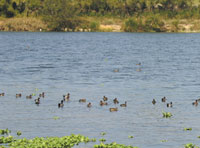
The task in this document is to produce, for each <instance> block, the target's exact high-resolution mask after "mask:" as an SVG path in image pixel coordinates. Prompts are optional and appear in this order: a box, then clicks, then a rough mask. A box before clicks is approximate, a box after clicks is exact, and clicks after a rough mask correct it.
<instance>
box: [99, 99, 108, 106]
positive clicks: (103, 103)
mask: <svg viewBox="0 0 200 148" xmlns="http://www.w3.org/2000/svg"><path fill="white" fill-rule="evenodd" d="M99 104H100V106H104V105H108V103H107V102H103V101H102V100H101V101H100V103H99Z"/></svg>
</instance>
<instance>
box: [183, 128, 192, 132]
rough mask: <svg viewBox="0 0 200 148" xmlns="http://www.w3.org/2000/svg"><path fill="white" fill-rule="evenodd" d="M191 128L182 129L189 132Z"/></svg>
mask: <svg viewBox="0 0 200 148" xmlns="http://www.w3.org/2000/svg"><path fill="white" fill-rule="evenodd" d="M191 130H192V128H184V131H191Z"/></svg>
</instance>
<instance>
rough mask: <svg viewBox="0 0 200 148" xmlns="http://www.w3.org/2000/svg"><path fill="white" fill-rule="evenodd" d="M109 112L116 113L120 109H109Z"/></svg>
mask: <svg viewBox="0 0 200 148" xmlns="http://www.w3.org/2000/svg"><path fill="white" fill-rule="evenodd" d="M109 110H110V112H116V111H118V108H117V107H116V108H109Z"/></svg>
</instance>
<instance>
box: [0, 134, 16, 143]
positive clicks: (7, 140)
mask: <svg viewBox="0 0 200 148" xmlns="http://www.w3.org/2000/svg"><path fill="white" fill-rule="evenodd" d="M12 141H14V138H13V137H12V136H8V137H4V136H2V137H0V144H2V143H4V144H6V143H11V142H12Z"/></svg>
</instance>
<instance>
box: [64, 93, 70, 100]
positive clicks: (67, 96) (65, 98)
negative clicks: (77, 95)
mask: <svg viewBox="0 0 200 148" xmlns="http://www.w3.org/2000/svg"><path fill="white" fill-rule="evenodd" d="M69 98H70V93H68V94H67V95H63V100H64V101H69Z"/></svg>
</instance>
